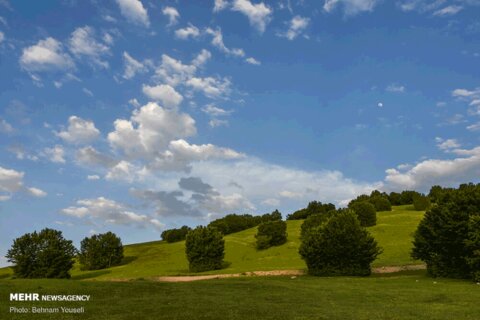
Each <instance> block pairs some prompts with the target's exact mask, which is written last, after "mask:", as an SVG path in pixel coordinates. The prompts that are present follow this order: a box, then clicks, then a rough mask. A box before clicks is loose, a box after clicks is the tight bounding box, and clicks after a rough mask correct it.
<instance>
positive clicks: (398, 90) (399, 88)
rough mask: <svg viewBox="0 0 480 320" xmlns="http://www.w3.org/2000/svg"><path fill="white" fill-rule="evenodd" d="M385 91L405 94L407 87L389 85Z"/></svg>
mask: <svg viewBox="0 0 480 320" xmlns="http://www.w3.org/2000/svg"><path fill="white" fill-rule="evenodd" d="M385 90H386V91H388V92H396V93H403V92H405V86H402V85H399V84H395V83H392V84H390V85H388V86H387V87H386V88H385Z"/></svg>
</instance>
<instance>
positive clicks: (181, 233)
mask: <svg viewBox="0 0 480 320" xmlns="http://www.w3.org/2000/svg"><path fill="white" fill-rule="evenodd" d="M190 230H192V229H191V228H189V227H187V226H182V227H181V228H179V229H168V230H165V231H163V232H162V234H161V237H162V240H164V241H167V242H168V243H172V242H178V241H182V240H185V238H186V236H187V233H188V232H189V231H190Z"/></svg>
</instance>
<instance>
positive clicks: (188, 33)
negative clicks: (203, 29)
mask: <svg viewBox="0 0 480 320" xmlns="http://www.w3.org/2000/svg"><path fill="white" fill-rule="evenodd" d="M175 37H176V38H178V39H182V40H187V39H188V38H193V39H196V38H198V37H200V30H199V29H198V28H197V27H195V26H194V25H193V24H188V27H185V28H181V29H177V30H175Z"/></svg>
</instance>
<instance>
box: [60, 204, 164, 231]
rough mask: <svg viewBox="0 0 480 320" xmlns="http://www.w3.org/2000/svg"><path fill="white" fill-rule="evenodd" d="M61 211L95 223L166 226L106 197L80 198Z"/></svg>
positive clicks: (149, 226)
mask: <svg viewBox="0 0 480 320" xmlns="http://www.w3.org/2000/svg"><path fill="white" fill-rule="evenodd" d="M61 213H62V214H64V215H67V216H71V217H75V218H78V219H84V220H86V221H89V222H91V223H94V224H96V223H101V224H102V225H111V224H116V225H126V226H136V227H139V228H155V229H162V228H163V227H164V225H163V224H162V223H161V222H160V221H158V220H157V219H155V218H152V217H150V216H148V215H144V214H138V213H135V212H133V211H131V210H130V209H129V208H128V206H126V205H125V204H123V203H119V202H116V201H114V200H111V199H108V198H105V197H98V198H93V199H82V200H78V201H77V202H76V203H75V206H70V207H68V208H65V209H62V210H61Z"/></svg>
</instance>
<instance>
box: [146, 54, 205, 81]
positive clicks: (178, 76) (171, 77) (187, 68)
mask: <svg viewBox="0 0 480 320" xmlns="http://www.w3.org/2000/svg"><path fill="white" fill-rule="evenodd" d="M196 71H197V66H195V65H193V64H191V65H188V64H183V63H182V62H181V61H179V60H176V59H174V58H172V57H170V56H168V55H166V54H162V62H161V64H160V66H159V67H158V68H156V70H155V74H156V77H157V78H159V79H161V80H163V81H165V82H166V83H167V84H169V85H171V86H173V87H175V86H177V85H178V84H180V83H183V82H185V81H187V80H188V79H189V78H191V77H192V76H193V75H194V74H195V72H196Z"/></svg>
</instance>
